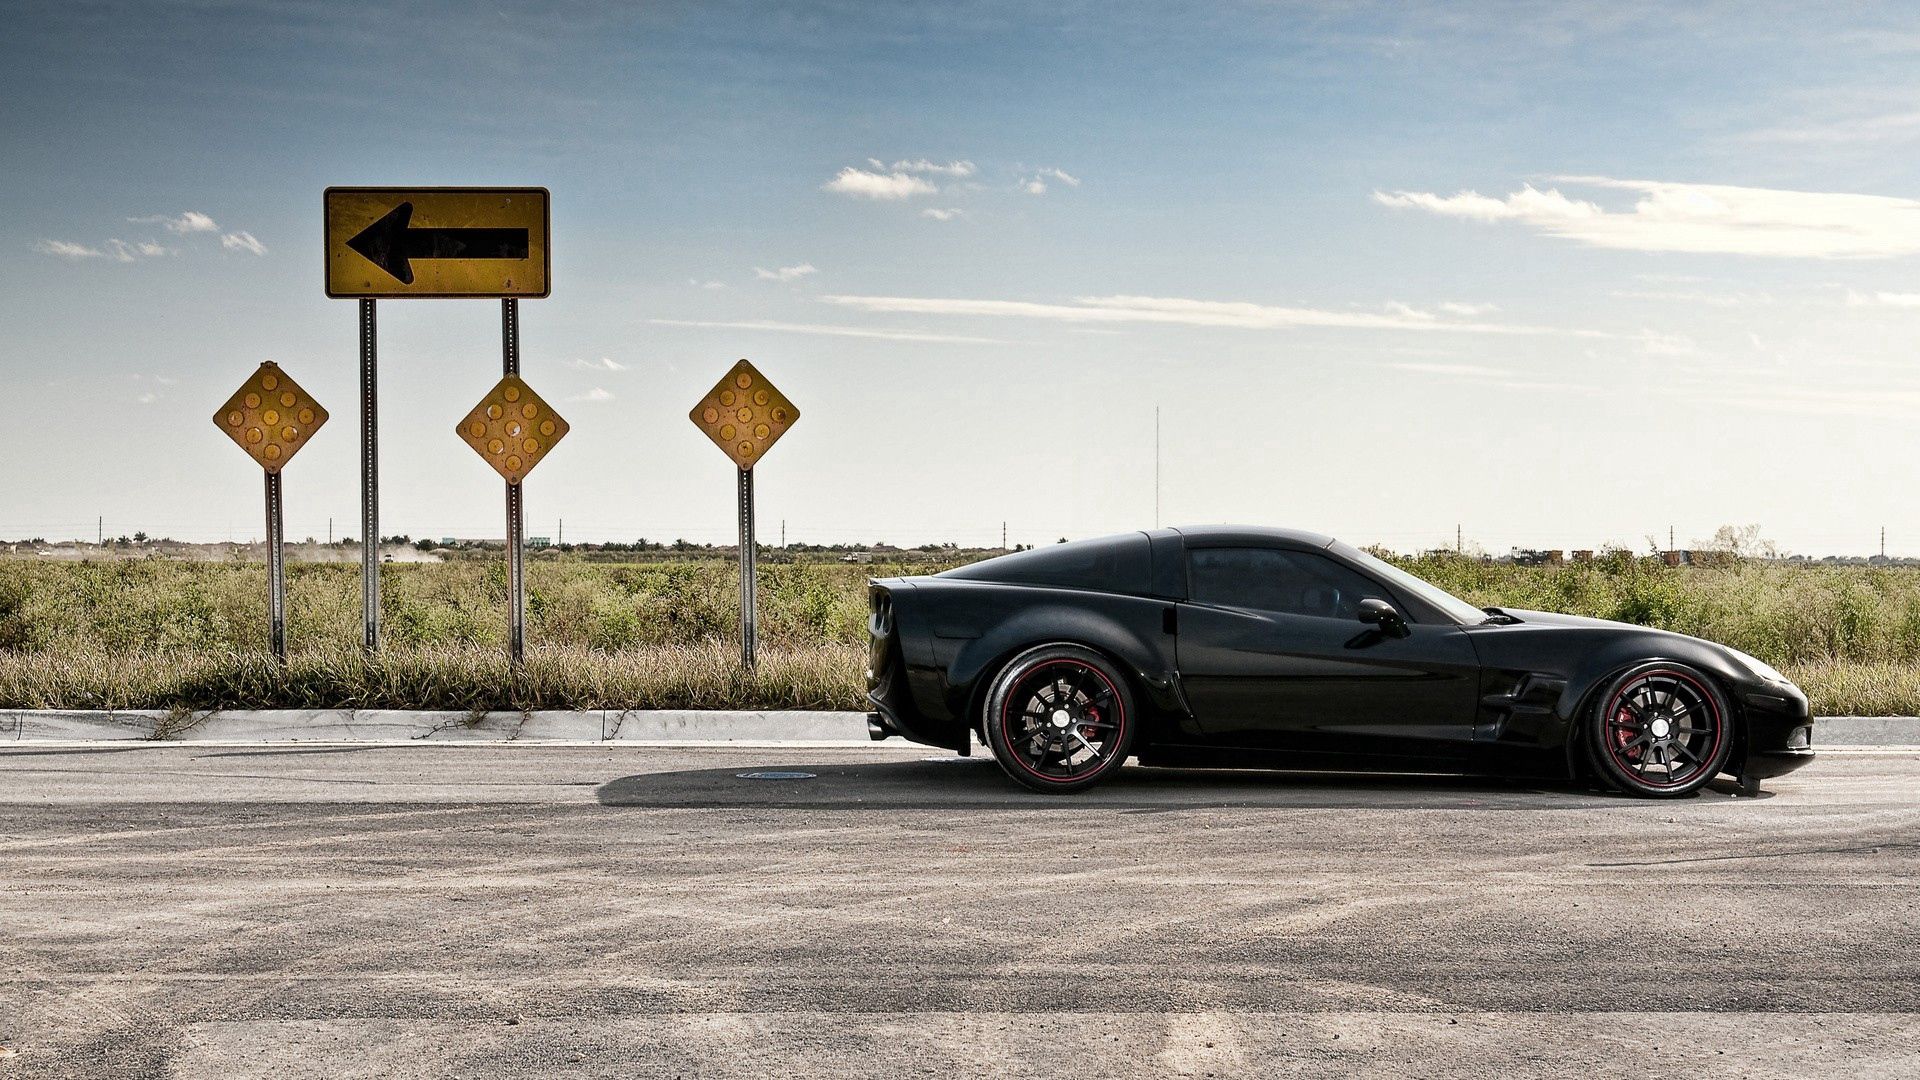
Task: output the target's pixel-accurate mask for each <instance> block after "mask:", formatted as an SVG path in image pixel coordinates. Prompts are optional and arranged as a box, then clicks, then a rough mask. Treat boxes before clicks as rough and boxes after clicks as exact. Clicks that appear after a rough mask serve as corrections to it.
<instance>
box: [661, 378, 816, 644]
mask: <svg viewBox="0 0 1920 1080" xmlns="http://www.w3.org/2000/svg"><path fill="white" fill-rule="evenodd" d="M687 418H688V419H690V420H692V421H693V426H694V427H697V428H699V429H700V430H701V431H703V432H705V433H706V435H707V438H709V439H712V440H713V443H714V445H715V446H718V447H719V448H720V449H721V450H722V451H724V452H725V453H726V455H727V456H728V457H729V458H732V459H733V463H734V464H735V465H737V466H738V467H739V473H740V478H739V482H740V498H739V510H740V662H741V664H743V665H745V666H746V667H747V668H749V669H751V668H752V667H753V665H754V655H753V653H754V644H755V636H756V624H757V622H758V613H757V611H756V610H755V603H754V600H755V596H754V594H755V591H756V584H755V583H756V580H757V574H756V573H755V569H756V566H755V564H756V562H757V561H758V560H757V558H756V556H757V554H758V552H757V550H756V546H755V542H754V532H753V467H754V465H756V464H758V463H759V461H760V459H761V458H762V457H765V456H766V453H767V450H768V449H769V448H770V447H772V446H773V444H774V443H775V442H778V441H779V439H780V436H782V435H785V434H786V433H787V429H788V428H789V427H792V426H793V424H794V421H796V420H798V419H800V410H799V409H798V408H796V407H795V406H794V404H793V402H791V401H789V400H787V396H786V395H785V394H782V393H781V392H780V391H779V389H778V388H776V387H775V386H774V385H773V384H772V383H771V382H768V381H767V377H766V376H765V375H762V374H760V372H759V371H758V370H756V369H755V368H754V366H753V365H752V364H749V363H747V362H746V361H745V360H742V361H740V362H739V363H738V364H735V365H734V366H733V370H732V371H729V372H727V375H726V377H725V378H723V379H721V380H720V381H719V382H717V383H715V384H714V387H713V389H712V390H709V391H708V392H707V396H706V397H705V398H702V399H701V401H700V404H698V405H695V406H694V407H693V411H692V412H690V413H688V414H687Z"/></svg>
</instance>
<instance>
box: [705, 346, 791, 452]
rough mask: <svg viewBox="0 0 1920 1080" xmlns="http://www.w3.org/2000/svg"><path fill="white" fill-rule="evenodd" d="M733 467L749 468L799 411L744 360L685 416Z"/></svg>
mask: <svg viewBox="0 0 1920 1080" xmlns="http://www.w3.org/2000/svg"><path fill="white" fill-rule="evenodd" d="M687 418H688V419H690V420H692V421H693V426H694V427H697V428H699V429H700V430H701V431H704V432H706V434H707V438H709V439H712V440H713V444H714V445H715V446H718V447H719V448H720V449H721V450H724V451H726V454H727V456H728V457H730V458H732V459H733V461H734V464H736V465H738V466H740V467H741V468H743V469H751V468H753V467H754V466H755V465H756V464H758V463H759V461H760V459H761V458H763V457H765V456H766V453H767V451H768V450H769V449H771V448H772V447H773V444H774V443H776V442H778V441H780V436H782V435H785V434H786V433H787V429H788V428H790V427H792V426H793V424H794V421H796V420H798V419H800V410H799V409H798V408H796V407H795V406H794V404H793V402H791V401H788V400H787V395H785V394H783V393H781V392H780V391H779V389H778V388H777V387H775V386H774V385H773V384H772V383H771V382H768V381H767V377H766V376H765V375H762V374H760V372H759V371H758V370H756V369H755V368H754V366H753V365H752V364H749V363H747V362H746V361H745V360H742V361H740V362H739V363H738V364H735V365H733V370H732V371H729V372H727V376H726V378H724V379H721V380H720V381H719V382H717V383H715V384H714V386H713V389H712V390H710V391H708V392H707V396H706V397H705V398H702V399H701V401H700V404H698V405H695V406H694V407H693V411H692V412H690V413H688V414H687Z"/></svg>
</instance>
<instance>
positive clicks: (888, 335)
mask: <svg viewBox="0 0 1920 1080" xmlns="http://www.w3.org/2000/svg"><path fill="white" fill-rule="evenodd" d="M647 321H648V322H650V323H653V324H654V325H655V326H692V327H701V328H707V329H716V330H771V331H774V332H776V333H784V334H822V335H826V336H829V337H853V338H876V339H879V340H881V341H924V342H933V343H937V344H948V345H954V344H958V345H1004V344H1006V342H1004V341H1002V340H1001V339H999V338H984V337H964V336H961V335H958V334H936V333H932V332H929V331H922V330H888V329H884V328H878V329H877V328H873V327H866V326H833V325H828V324H823V323H790V322H774V321H771V320H768V319H752V320H745V321H740V322H707V321H700V320H694V319H648V320H647Z"/></svg>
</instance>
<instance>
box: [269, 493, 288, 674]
mask: <svg viewBox="0 0 1920 1080" xmlns="http://www.w3.org/2000/svg"><path fill="white" fill-rule="evenodd" d="M266 477H267V623H268V630H267V643H268V645H269V646H270V647H271V648H272V649H273V656H274V659H276V660H285V659H286V658H287V561H286V560H287V529H286V524H285V521H284V519H283V517H282V515H281V512H280V474H279V473H277V472H270V473H267V474H266Z"/></svg>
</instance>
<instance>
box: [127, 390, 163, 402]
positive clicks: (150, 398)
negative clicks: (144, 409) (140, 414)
mask: <svg viewBox="0 0 1920 1080" xmlns="http://www.w3.org/2000/svg"><path fill="white" fill-rule="evenodd" d="M133 400H135V401H137V402H139V403H140V404H142V405H151V404H153V403H154V402H156V401H159V400H160V395H159V394H155V393H151V392H149V393H145V394H141V395H139V396H137V397H135V398H134V399H133Z"/></svg>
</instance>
